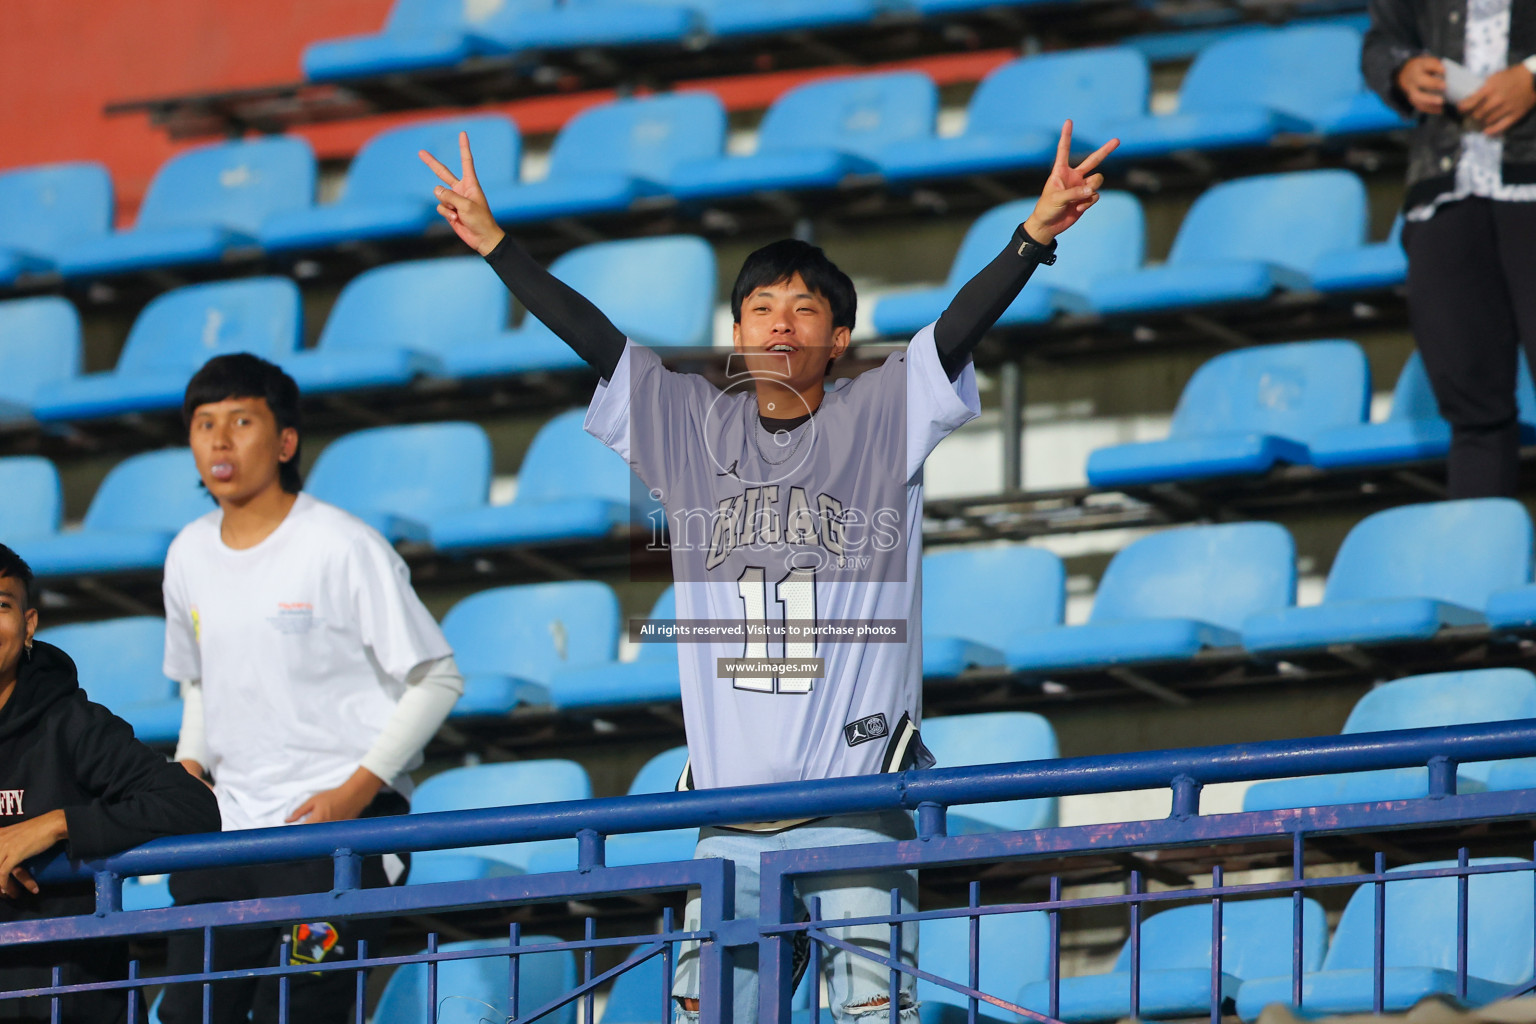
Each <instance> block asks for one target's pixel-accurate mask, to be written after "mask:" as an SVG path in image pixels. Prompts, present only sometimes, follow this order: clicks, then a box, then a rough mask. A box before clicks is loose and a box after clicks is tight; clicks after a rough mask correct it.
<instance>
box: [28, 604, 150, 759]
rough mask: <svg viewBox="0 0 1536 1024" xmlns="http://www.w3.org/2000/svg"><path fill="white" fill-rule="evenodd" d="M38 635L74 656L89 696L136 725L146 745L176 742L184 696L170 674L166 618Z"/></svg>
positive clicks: (81, 626)
mask: <svg viewBox="0 0 1536 1024" xmlns="http://www.w3.org/2000/svg"><path fill="white" fill-rule="evenodd" d="M37 638H38V639H39V640H43V641H46V642H47V643H50V644H53V645H54V646H55V647H57V648H59V649H60V650H62V651H63V652H64V653H65V654H67V655H69V656H70V657H71V658H73V659H74V662H75V667H76V668H77V669H78V670H79V674H80V687H81V689H83V690H85V692H86V694H87V696H89V697H90V698H91V700H93V701H95V702H96V703H97V704H100V705H102V706H104V707H106V708H107V709H108V710H110V711H111V712H112V713H113V714H115V715H117V716H118V717H119V718H121V719H123V720H124V721H125V722H127V723H128V724H129V725H131V726H133V734H134V735H135V736H137V737H138V738H139V739H140V740H143V741H144V742H145V743H155V744H169V743H175V742H176V737H177V736H179V735H181V697H180V695H179V694H178V693H177V686H176V684H175V683H173V682H172V681H171V680H169V679H167V678H165V673H164V672H162V671H161V666H162V665H163V663H164V662H165V620H164V619H162V618H160V617H159V616H154V615H137V616H133V617H132V618H126V619H106V620H103V621H101V622H79V623H73V624H71V625H68V626H54V627H53V628H51V629H42V630H38V633H37Z"/></svg>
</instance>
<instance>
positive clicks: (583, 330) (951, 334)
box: [485, 227, 1055, 429]
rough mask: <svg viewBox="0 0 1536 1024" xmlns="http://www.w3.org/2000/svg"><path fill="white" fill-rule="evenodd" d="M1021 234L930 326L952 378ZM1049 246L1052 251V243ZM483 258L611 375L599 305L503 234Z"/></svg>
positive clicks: (1027, 262) (1028, 269)
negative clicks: (936, 321)
mask: <svg viewBox="0 0 1536 1024" xmlns="http://www.w3.org/2000/svg"><path fill="white" fill-rule="evenodd" d="M1028 237H1029V236H1028V235H1026V234H1025V233H1024V229H1023V227H1020V228H1019V229H1018V231H1016V232H1015V233H1014V236H1013V238H1012V239H1010V240H1009V242H1008V244H1007V245H1006V246H1005V247H1004V248H1003V251H1002V252H1000V253H998V254H997V256H996V257H995V258H994V259H993V260H992V262H991V263H988V264H987V265H986V266H985V267H983V268H982V269H981V271H980V273H978V274H977V275H976V276H975V277H973V278H971V279H970V280H969V281H967V282H966V284H965V286H964V287H962V288H961V289H960V291H959V292H958V293H957V294H956V295H955V297H954V299H953V300H952V301H951V302H950V304H949V308H948V309H946V310H945V311H944V314H943V315H942V316H940V317H939V322H938V323H937V324H935V325H934V329H933V336H934V345H935V347H937V349H938V352H939V362H940V364H941V365H942V366H943V367H944V372H945V373H946V374H948V376H949V379H950V380H954V379H955V378H957V377H959V376H960V371H961V370H962V369H964V367H965V363H966V360H967V359H969V358H970V355H971V353H972V352H973V351H975V349H976V346H977V345H978V344H980V342H981V339H982V337H983V336H984V335H985V334H986V333H987V331H989V330H991V329H992V325H993V324H995V323H997V318H998V317H1000V316H1002V315H1003V311H1004V310H1006V309H1007V308H1008V306H1009V305H1010V304H1011V303H1012V302H1013V300H1014V299H1016V298H1017V297H1018V295H1019V292H1020V291H1022V290H1023V289H1024V285H1025V284H1026V283H1028V281H1029V277H1030V275H1031V274H1033V273H1034V270H1035V267H1036V266H1038V265H1039V263H1038V261H1037V260H1036V259H1035V258H1034V257H1033V256H1021V255H1019V251H1018V250H1019V245H1020V243H1021V242H1023V241H1025V240H1028ZM1050 249H1052V250H1054V249H1055V243H1054V242H1053V243H1052V244H1051V246H1050ZM485 261H486V262H487V263H489V264H490V265H491V269H492V270H494V271H496V274H497V276H498V277H500V278H501V280H502V283H503V284H505V285H506V286H507V289H508V290H509V291H510V292H511V293H512V294H513V295H515V296H516V297H517V301H519V302H521V303H522V304H523V308H525V309H527V310H528V312H529V314H530V315H532V316H535V317H537V318H538V319H539V320H541V321H542V322H543V323H544V326H546V327H548V328H549V329H550V330H551V331H553V332H554V334H555V336H556V337H558V338H559V339H560V340H561V341H564V342H565V343H566V344H567V345H569V346H571V349H572V350H573V351H575V353H576V354H577V355H579V356H581V358H582V359H583V360H585V361H586V362H587V364H588V365H590V366H591V367H592V368H593V369H594V370H596V371H597V372H598V374H599V375H600V376H601V377H603V379H605V380H608V379H612V377H613V374H614V372H615V371H616V370H617V369H618V367H619V358H620V357H621V356H622V355H623V354H624V344H625V338H624V332H623V331H621V330H619V329H618V328H617V327H615V326H614V325H613V322H612V321H611V320H609V319H608V317H607V316H606V315H604V313H603V311H602V310H600V309H598V308H597V307H596V306H594V305H593V304H592V303H591V301H590V300H588V299H587V298H586V296H584V295H582V294H581V293H580V292H578V291H576V289H574V288H572V287H571V286H570V285H568V284H566V283H565V282H564V281H561V280H560V279H559V278H557V277H555V276H554V275H553V274H551V273H550V272H549V271H548V270H546V269H545V268H544V267H543V266H541V265H540V264H539V262H538V261H537V260H535V259H534V258H533V257H532V256H530V255H529V254H528V250H526V249H524V248H523V247H522V246H521V245H519V244H518V243H517V242H516V241H515V240H514V239H513V238H512V236H510V235H506V236H503V237H502V240H501V241H500V242H499V243H497V245H496V248H494V249H492V250H491V251H490V252H489V253H487V254H486V257H485ZM780 428H781V429H782V425H781V426H780Z"/></svg>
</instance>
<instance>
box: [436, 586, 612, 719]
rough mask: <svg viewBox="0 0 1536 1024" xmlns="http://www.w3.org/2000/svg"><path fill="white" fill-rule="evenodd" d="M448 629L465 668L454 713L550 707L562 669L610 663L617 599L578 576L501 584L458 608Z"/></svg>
mask: <svg viewBox="0 0 1536 1024" xmlns="http://www.w3.org/2000/svg"><path fill="white" fill-rule="evenodd" d="M443 633H444V635H445V636H447V638H448V642H449V644H450V645H451V646H452V647H453V651H454V657H455V659H456V660H457V662H458V665H459V669H460V671H462V672H463V673H464V696H462V697H460V698H459V703H458V706H457V707H455V708H454V716H455V717H471V716H487V715H496V716H500V715H505V714H507V713H508V712H509V711H511V710H512V709H513V708H515V707H517V706H518V705H520V704H521V705H528V704H536V705H548V704H549V687H550V680H551V678H552V677H553V676H554V675H555V673H556V672H558V671H559V670H561V669H563V668H567V667H570V666H579V665H590V664H594V663H600V662H603V661H612V660H613V657H614V654H615V652H616V651H617V650H618V644H619V599H618V598H617V597H616V596H615V595H614V593H613V590H612V589H611V588H610V587H609V586H608V585H607V584H606V583H599V582H597V581H596V580H573V581H564V582H560V583H532V584H526V585H523V586H515V587H497V588H495V589H493V590H483V591H481V592H480V593H478V594H473V595H471V596H469V597H466V598H465V599H464V600H462V601H460V602H459V603H458V604H456V605H454V606H453V608H452V609H451V610H450V611H449V612H448V615H447V616H446V617H445V618H444V619H443Z"/></svg>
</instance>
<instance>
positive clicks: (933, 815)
mask: <svg viewBox="0 0 1536 1024" xmlns="http://www.w3.org/2000/svg"><path fill="white" fill-rule="evenodd" d="M948 813H949V810H948V808H946V807H945V806H944V805H943V804H936V803H930V802H927V801H924V802H923V803H920V804H918V805H917V838H919V839H933V838H935V837H940V836H945V835H948V834H949V822H948Z"/></svg>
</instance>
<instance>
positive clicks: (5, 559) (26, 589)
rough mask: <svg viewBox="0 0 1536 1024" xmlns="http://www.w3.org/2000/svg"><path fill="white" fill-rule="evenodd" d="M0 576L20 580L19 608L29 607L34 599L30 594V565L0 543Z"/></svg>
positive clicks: (23, 609) (24, 609)
mask: <svg viewBox="0 0 1536 1024" xmlns="http://www.w3.org/2000/svg"><path fill="white" fill-rule="evenodd" d="M0 576H3V577H5V578H6V579H11V580H20V581H21V610H22V611H23V612H25V611H26V610H27V609H28V608H31V607H32V605H33V603H34V601H33V596H32V567H31V566H30V565H28V564H27V562H26V560H25V559H24V558H22V557H21V556H20V555H18V554H17V553H16V552H14V551H12V550H11V549H10V548H8V547H6V546H5V545H4V544H0Z"/></svg>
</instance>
